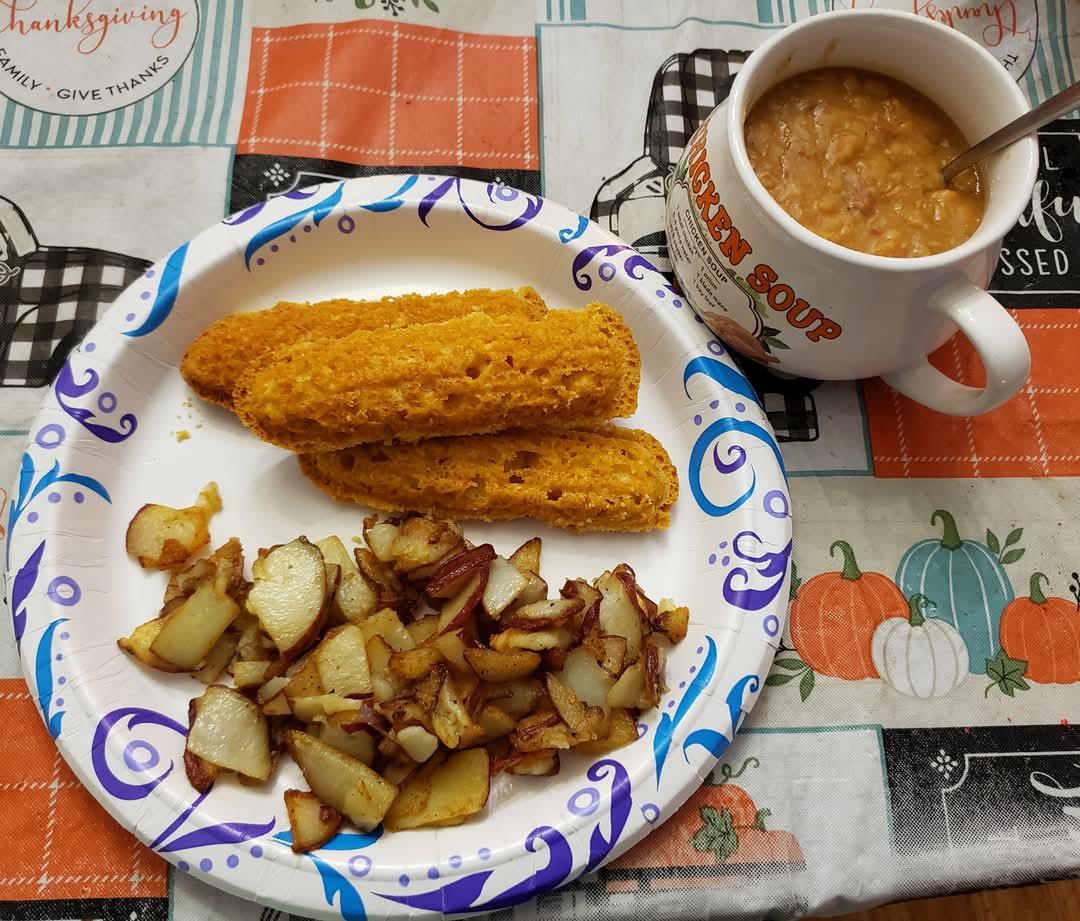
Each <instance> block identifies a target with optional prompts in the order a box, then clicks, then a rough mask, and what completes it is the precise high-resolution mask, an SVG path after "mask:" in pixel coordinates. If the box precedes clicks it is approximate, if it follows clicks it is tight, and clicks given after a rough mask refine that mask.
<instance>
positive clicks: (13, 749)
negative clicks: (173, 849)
mask: <svg viewBox="0 0 1080 921" xmlns="http://www.w3.org/2000/svg"><path fill="white" fill-rule="evenodd" d="M0 751H2V752H3V753H4V757H3V758H2V759H0V814H2V815H3V816H4V824H5V828H6V829H7V833H6V835H5V838H4V847H2V848H0V892H2V893H3V899H4V900H5V901H7V900H37V899H84V898H100V899H104V898H135V897H140V896H159V897H160V896H165V895H166V894H167V891H168V886H167V883H168V881H167V876H166V865H165V862H164V861H163V860H162V859H161V858H160V857H158V856H157V855H156V854H154V853H152V852H151V851H150V850H149V849H147V848H146V847H145V846H143V845H142V844H141V843H139V842H138V841H137V840H136V839H135V838H134V837H133V836H132V835H130V834H129V833H128V832H126V831H124V830H123V829H122V828H121V827H120V826H119V825H118V824H117V823H116V822H115V821H114V820H113V819H112V818H111V817H110V816H109V815H108V814H107V813H106V812H105V810H104V809H102V808H101V806H99V805H98V803H97V801H96V800H95V799H94V798H93V797H92V796H91V795H90V794H89V793H88V792H86V790H85V789H84V788H83V787H82V785H81V784H80V783H79V782H78V780H76V778H75V775H74V774H72V773H71V769H70V768H68V766H67V764H66V763H65V762H64V759H63V758H61V757H60V753H59V751H58V750H57V748H56V746H55V745H54V744H53V740H52V739H51V738H50V737H49V734H48V732H46V730H45V726H44V724H43V723H42V721H41V714H40V713H38V711H37V707H36V705H35V704H34V702H33V700H32V699H31V697H30V694H29V692H28V691H27V688H26V684H25V683H24V682H23V681H22V679H19V678H9V679H0Z"/></svg>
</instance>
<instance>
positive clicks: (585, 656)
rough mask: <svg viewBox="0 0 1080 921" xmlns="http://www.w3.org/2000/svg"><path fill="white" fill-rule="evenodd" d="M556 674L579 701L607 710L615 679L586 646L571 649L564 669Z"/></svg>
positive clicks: (564, 663)
mask: <svg viewBox="0 0 1080 921" xmlns="http://www.w3.org/2000/svg"><path fill="white" fill-rule="evenodd" d="M620 639H621V637H620ZM554 674H555V676H556V677H557V678H558V680H559V681H560V682H562V683H563V684H564V685H566V687H568V688H570V689H571V690H572V691H573V692H574V694H575V695H576V696H577V697H578V699H579V700H581V701H583V702H584V703H586V704H588V705H590V706H593V707H602V708H604V709H607V706H608V702H607V697H608V693H609V692H610V691H611V689H612V687H614V685H615V679H614V678H612V677H611V675H610V674H608V673H607V672H606V671H605V670H604V669H603V668H601V667H600V666H599V665H598V664H597V662H596V660H595V659H594V658H593V657H592V656H591V655H590V654H589V652H588V650H586V648H585V647H584V646H577V647H575V648H574V649H571V650H570V652H569V653H568V654H567V656H566V660H565V661H564V662H563V667H562V669H561V670H560V671H558V672H555V673H554Z"/></svg>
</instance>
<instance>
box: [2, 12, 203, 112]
mask: <svg viewBox="0 0 1080 921" xmlns="http://www.w3.org/2000/svg"><path fill="white" fill-rule="evenodd" d="M198 32H199V7H198V4H197V2H196V0H161V2H157V0H150V2H134V0H119V2H118V0H111V2H109V3H102V2H99V0H0V93H2V94H3V95H5V96H7V97H8V98H9V99H11V100H13V101H15V102H18V103H22V104H23V105H25V106H28V107H30V108H32V109H39V110H40V111H42V112H49V113H53V114H56V115H96V114H98V113H99V112H108V111H111V110H112V109H119V108H122V107H123V106H127V105H131V104H132V103H133V102H138V101H139V100H140V99H144V98H146V97H147V96H149V95H150V94H151V93H154V92H156V91H157V90H159V89H161V88H162V87H163V86H165V84H167V83H168V82H169V81H170V80H171V79H172V78H173V77H174V76H176V72H177V71H178V70H179V69H180V67H181V66H182V65H183V63H184V61H185V60H186V59H187V56H188V54H190V52H191V48H192V46H193V45H194V44H195V37H196V35H198Z"/></svg>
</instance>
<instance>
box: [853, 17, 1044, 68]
mask: <svg viewBox="0 0 1080 921" xmlns="http://www.w3.org/2000/svg"><path fill="white" fill-rule="evenodd" d="M866 7H877V8H879V9H885V10H904V11H906V12H909V13H914V14H915V15H917V16H923V17H925V18H926V19H933V20H934V21H935V22H940V23H941V24H942V25H946V26H949V27H951V28H953V29H956V30H957V31H958V32H963V33H964V35H966V36H968V38H973V39H975V41H977V42H978V43H979V44H980V45H982V46H983V47H984V48H985V49H986V50H987V51H989V52H990V53H991V54H992V55H993V56H994V57H995V58H997V59H998V60H999V61H1000V62H1001V65H1002V66H1003V67H1004V68H1005V69H1006V70H1007V71H1008V72H1009V73H1010V74H1012V75H1013V76H1014V77H1015V78H1016V79H1017V80H1019V79H1020V78H1021V77H1022V76H1023V75H1024V74H1025V73H1027V69H1028V67H1029V66H1030V65H1031V59H1032V58H1033V57H1034V56H1035V45H1036V43H1037V42H1038V40H1039V7H1038V4H1037V2H1036V0H1008V2H1007V3H1002V2H991V3H986V2H975V0H961V2H959V3H947V2H941V0H833V3H832V8H833V9H837V10H846V9H855V8H858V9H865V8H866Z"/></svg>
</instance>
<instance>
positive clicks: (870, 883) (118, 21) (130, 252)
mask: <svg viewBox="0 0 1080 921" xmlns="http://www.w3.org/2000/svg"><path fill="white" fill-rule="evenodd" d="M855 2H856V0H729V2H726V3H723V4H716V3H708V2H706V0H668V2H665V3H652V4H625V5H624V4H622V3H619V2H617V0H540V2H539V3H538V4H536V5H535V6H533V5H532V4H523V3H497V2H495V0H490V2H477V0H470V2H464V0H292V2H289V0H259V2H258V3H251V4H247V5H245V4H242V3H241V2H239V0H147V2H145V3H133V2H126V0H119V2H118V0H113V2H110V3H99V2H97V0H80V2H69V0H0V94H2V96H0V308H2V311H3V313H2V317H3V320H2V323H3V325H2V331H0V381H2V385H3V388H4V389H3V391H2V394H0V474H2V477H0V481H2V482H3V483H4V484H5V485H7V484H10V483H13V482H14V480H15V473H16V470H17V467H18V462H19V458H20V454H21V451H22V448H23V445H24V442H25V440H26V438H27V437H28V434H29V425H30V420H31V419H32V416H33V413H34V411H35V409H36V407H37V404H38V403H39V402H40V400H41V398H42V396H43V395H44V393H45V392H46V391H47V388H48V387H49V386H50V384H51V382H52V381H53V380H54V378H55V377H56V375H57V373H58V371H59V369H60V368H61V367H62V366H63V364H64V361H65V358H66V356H67V354H68V352H69V351H70V349H71V348H72V346H73V345H74V344H75V343H77V342H78V341H79V340H80V339H81V337H82V336H83V335H84V334H85V333H86V331H87V330H88V328H89V327H90V325H91V324H92V323H93V322H94V320H95V319H96V317H98V316H99V315H100V313H101V312H102V310H103V309H104V308H105V307H106V306H107V305H108V304H109V303H110V302H111V301H112V299H113V298H114V297H115V296H116V295H117V293H119V292H120V291H121V290H122V289H123V288H124V287H125V286H126V285H127V284H128V283H129V282H130V281H131V280H132V279H133V278H135V277H137V276H138V275H139V274H140V273H141V272H142V271H143V270H144V269H145V268H146V266H147V265H149V264H150V262H151V261H152V260H154V259H156V258H159V257H160V256H161V255H162V254H163V253H166V252H168V251H170V250H171V249H172V248H173V247H175V246H176V245H177V244H178V243H180V242H181V241H183V240H185V239H187V238H188V237H190V236H192V235H193V234H194V233H196V232H197V231H199V230H200V229H201V228H203V227H204V226H207V225H209V224H211V223H213V222H214V221H217V220H219V219H220V218H221V217H222V216H223V215H224V214H226V213H229V212H233V211H236V210H238V209H241V208H244V207H246V206H249V205H251V204H253V203H255V202H257V201H261V200H264V199H266V198H269V197H272V196H277V195H281V194H283V193H285V192H287V191H290V190H292V189H296V188H298V187H302V186H305V185H309V184H312V183H315V182H319V181H323V180H330V179H336V178H340V177H350V176H356V175H365V174H372V173H380V172H401V171H424V172H431V173H438V174H453V175H459V176H468V177H474V178H482V179H484V180H486V181H490V182H498V183H505V184H508V185H512V186H516V187H518V188H521V189H524V190H526V191H529V192H534V193H536V192H542V193H543V194H544V195H546V196H548V197H550V198H552V199H554V200H556V201H560V202H562V203H564V204H566V205H568V206H570V207H571V208H574V209H577V210H579V211H580V212H581V213H583V214H588V215H590V216H591V217H592V218H593V219H594V220H596V221H598V222H600V223H601V224H602V225H603V226H605V227H607V228H609V229H611V230H612V231H613V232H615V233H617V234H618V235H620V236H621V237H622V238H623V239H625V240H626V241H627V242H629V243H631V244H633V246H635V247H636V248H637V249H639V250H640V251H641V252H643V253H644V254H646V256H648V257H649V258H650V259H651V260H653V261H654V262H655V263H657V264H658V265H659V266H660V267H661V268H667V267H668V263H667V261H666V260H667V255H666V247H665V240H664V235H663V232H662V229H661V228H662V208H663V191H664V181H665V179H666V177H667V176H668V174H669V173H670V171H671V169H672V167H673V165H674V163H675V162H676V160H677V158H678V156H679V153H680V151H681V150H682V148H683V147H684V146H685V144H686V143H687V140H688V138H689V136H690V134H691V133H692V131H693V130H694V128H695V127H696V125H697V124H698V123H699V122H700V121H701V119H702V118H703V117H704V116H705V115H707V114H708V112H709V111H710V110H711V109H712V108H713V107H714V106H715V105H716V104H717V103H718V102H720V101H721V100H722V99H724V98H725V96H726V94H727V93H728V91H729V88H730V86H731V81H732V79H733V77H734V75H735V74H736V73H737V71H738V69H739V67H740V66H741V64H742V63H743V62H744V61H745V60H746V58H747V56H748V55H749V54H750V53H752V52H753V50H754V48H755V47H757V46H758V45H759V44H760V43H761V42H762V41H763V40H764V39H765V38H767V37H768V36H769V35H770V34H771V33H773V32H774V31H775V30H777V29H781V28H783V27H784V26H785V25H786V24H788V23H790V22H792V21H795V20H797V19H801V18H804V17H806V16H809V15H818V14H828V13H830V12H831V11H832V8H833V6H834V5H835V6H841V5H853V4H854V3H855ZM864 5H874V4H873V3H863V2H861V0H860V2H859V6H864ZM876 5H877V6H887V7H891V8H900V9H906V10H908V11H909V12H911V13H913V14H914V15H921V16H926V17H930V18H933V19H937V20H939V21H941V22H945V23H946V24H948V25H950V26H952V27H954V28H956V29H959V30H961V31H963V32H965V33H966V34H968V35H971V36H972V37H974V38H976V39H977V40H979V41H981V42H982V43H983V44H984V45H985V46H986V47H987V48H988V49H989V50H990V51H991V52H992V53H993V54H994V55H995V56H996V57H997V58H998V60H999V61H1000V62H1001V65H1002V66H1003V67H1005V68H1007V69H1008V70H1009V72H1010V73H1012V74H1013V75H1015V77H1016V79H1017V81H1018V83H1019V85H1020V86H1021V87H1022V88H1023V89H1024V91H1025V92H1026V93H1027V94H1028V96H1029V97H1030V98H1031V99H1032V101H1037V100H1039V99H1042V98H1044V97H1046V96H1047V95H1049V94H1051V93H1054V92H1057V91H1058V90H1061V89H1062V88H1064V87H1065V86H1067V85H1068V84H1070V83H1072V82H1073V81H1074V80H1075V79H1076V77H1075V72H1074V66H1075V62H1076V60H1077V59H1078V58H1080V37H1078V33H1077V32H1076V29H1077V28H1078V25H1077V24H1078V23H1080V3H1077V2H1076V0H990V2H979V3H974V2H960V3H945V2H937V0H934V2H931V0H908V2H905V0H877V3H876ZM927 66H928V67H934V66H936V65H935V62H927ZM942 79H947V69H946V68H942ZM1041 140H1042V162H1041V166H1040V173H1039V179H1038V183H1037V184H1036V187H1035V189H1034V191H1033V194H1032V199H1031V203H1030V206H1029V207H1028V209H1027V210H1026V211H1025V213H1024V215H1023V217H1022V219H1021V221H1020V223H1019V225H1018V226H1017V227H1016V228H1015V229H1014V231H1013V232H1012V233H1011V234H1010V235H1009V237H1008V238H1007V240H1006V242H1005V249H1004V252H1003V255H1002V259H1001V263H1000V265H999V267H998V269H997V272H996V274H995V276H994V279H993V282H992V288H993V290H994V291H995V293H996V294H997V295H998V296H999V297H1000V298H1001V300H1002V302H1003V303H1005V304H1006V305H1007V306H1008V307H1009V308H1010V309H1011V310H1012V311H1013V315H1014V316H1015V317H1016V319H1017V321H1018V322H1019V323H1020V325H1021V327H1022V328H1023V330H1024V332H1025V334H1026V336H1027V338H1028V341H1029V343H1030V345H1031V351H1032V360H1033V368H1032V376H1031V380H1030V381H1029V383H1028V385H1027V386H1026V387H1025V389H1024V390H1023V392H1022V393H1021V394H1019V395H1018V396H1017V397H1016V398H1015V399H1014V400H1012V401H1011V402H1010V403H1009V404H1007V405H1006V406H1004V407H1002V408H1000V409H998V410H996V411H995V412H993V413H990V414H988V415H986V416H981V417H979V418H975V419H957V418H949V417H944V416H940V415H937V414H935V413H933V412H931V411H929V410H926V409H924V408H921V407H919V406H917V405H915V404H913V403H911V402H910V401H908V400H907V399H905V398H904V397H901V396H899V395H898V394H896V393H895V392H893V391H891V390H890V389H889V388H888V387H886V386H885V385H884V384H882V383H881V382H879V381H867V382H864V383H862V384H835V383H821V382H818V381H808V380H790V379H785V380H780V379H778V378H775V377H771V376H769V375H767V374H766V373H765V372H764V371H762V370H761V369H760V368H758V367H757V366H754V365H750V366H748V367H747V368H746V371H747V373H748V375H749V376H750V378H751V380H752V382H753V383H754V385H755V387H756V388H757V389H758V390H759V392H760V393H761V396H762V399H763V401H764V403H765V405H766V407H767V409H768V413H769V417H770V419H771V421H772V424H773V426H774V427H775V429H776V432H777V434H778V436H779V439H780V441H781V443H782V445H783V452H784V456H785V460H786V462H787V466H788V470H789V472H790V476H791V481H790V482H791V491H792V494H793V503H794V510H793V511H794V515H795V521H796V525H795V536H796V549H795V554H794V559H795V563H796V566H797V579H796V580H795V583H794V588H793V593H792V594H793V605H792V611H791V618H790V625H789V629H788V630H787V631H786V632H785V634H784V638H783V643H782V645H781V650H780V652H779V654H778V656H777V660H776V663H775V665H774V667H773V670H772V673H771V675H770V677H769V679H768V685H769V687H768V688H767V689H766V692H765V693H764V694H763V696H762V697H761V699H760V700H759V702H758V704H757V707H756V709H755V710H754V712H753V714H752V717H751V718H750V719H749V720H748V721H747V723H746V725H745V726H744V728H743V729H742V730H741V733H740V735H739V737H738V738H737V740H736V743H735V744H734V745H733V746H732V747H731V748H730V749H729V751H728V752H727V753H726V754H725V758H724V761H723V763H722V764H720V765H719V766H718V767H717V769H716V770H715V771H714V772H713V774H712V775H711V776H710V778H709V779H708V780H707V782H706V783H705V785H704V786H702V788H701V789H700V790H699V791H698V792H697V793H696V794H694V796H693V797H692V798H691V799H690V801H689V802H688V803H687V804H686V805H685V806H684V807H683V808H682V810H681V811H680V812H679V813H678V814H677V815H676V816H675V817H673V818H671V819H670V820H669V821H668V822H667V823H666V824H665V825H664V826H663V827H662V828H661V829H660V830H658V831H657V832H656V833H654V834H653V835H651V836H650V837H648V838H647V839H646V840H645V841H644V842H643V843H641V844H639V845H638V846H637V847H635V848H634V849H633V850H631V851H630V852H629V853H627V854H625V855H624V856H622V857H621V858H619V859H618V860H616V861H615V862H614V863H612V864H610V865H609V866H607V867H605V868H603V869H601V870H600V871H598V872H594V873H591V874H589V875H588V876H586V877H584V878H582V879H581V880H579V881H577V882H575V883H574V884H572V885H570V886H568V887H566V888H565V889H563V890H560V891H558V892H555V893H553V894H550V895H546V896H543V897H541V898H540V899H539V900H537V901H534V902H531V903H528V904H525V905H522V906H518V907H516V908H513V909H508V910H506V911H504V912H502V913H501V916H502V917H504V918H511V917H513V918H520V919H524V918H534V917H537V918H555V917H567V918H571V917H572V918H598V919H599V918H629V917H640V916H643V915H648V916H650V917H652V916H655V917H668V918H684V919H697V918H703V917H706V916H711V917H720V916H723V917H745V918H757V917H761V916H763V915H767V916H768V917H771V918H785V917H794V916H798V915H801V914H805V913H826V914H828V913H837V912H840V911H844V910H847V909H852V908H855V907H858V906H865V905H869V904H873V903H877V902H881V901H885V900H892V899H900V898H907V897H913V896H921V895H927V894H932V893H943V892H951V891H956V890H963V889H971V888H976V887H982V886H989V885H1005V884H1011V883H1020V882H1025V881H1032V880H1036V879H1045V878H1053V877H1061V876H1068V875H1075V874H1076V873H1078V872H1080V733H1078V731H1077V728H1076V726H1075V725H1074V724H1076V723H1077V722H1080V693H1078V683H1080V576H1078V575H1077V572H1076V570H1077V569H1080V559H1078V557H1077V550H1076V548H1077V546H1078V534H1077V522H1076V515H1075V509H1076V507H1077V502H1078V500H1080V487H1078V486H1077V485H1076V480H1074V479H1072V478H1073V477H1075V476H1076V475H1077V473H1080V363H1078V362H1077V361H1076V356H1075V355H1074V354H1073V346H1074V344H1075V345H1076V346H1077V348H1078V349H1080V122H1077V121H1071V120H1062V121H1059V122H1057V123H1054V124H1052V125H1050V126H1048V127H1047V128H1046V129H1045V130H1044V131H1043V132H1041ZM934 362H935V363H936V364H937V365H938V366H939V367H940V368H942V369H943V370H944V371H946V372H947V373H949V374H951V375H953V376H955V377H957V378H958V379H960V380H962V381H966V382H970V383H978V377H979V374H980V371H979V369H978V364H977V361H975V359H974V357H973V355H972V352H971V350H970V349H969V348H968V346H967V345H966V343H965V342H964V341H962V340H956V341H953V342H950V343H949V344H947V345H946V346H945V347H943V348H942V349H941V350H940V351H939V352H938V353H937V354H936V355H935V356H934ZM2 499H3V503H4V507H5V508H4V511H5V516H4V518H5V520H6V519H7V516H6V511H7V507H8V506H9V504H10V501H11V499H10V497H9V496H8V495H7V494H6V493H4V494H3V495H2ZM724 551H725V548H724V547H722V546H718V547H717V548H716V552H715V554H713V555H712V556H710V557H709V560H708V564H709V565H710V566H717V567H727V566H728V565H729V564H730V560H729V559H728V557H727V555H726V554H725V552H724ZM918 595H921V596H924V597H925V598H926V599H929V602H930V604H929V605H926V606H923V603H922V602H920V601H915V602H911V599H912V598H913V596H918ZM910 605H913V606H914V608H916V609H918V611H919V613H920V614H923V613H924V614H926V615H927V616H928V618H929V620H927V622H926V624H919V623H918V621H919V614H917V615H916V617H915V619H914V623H909V622H907V621H906V620H901V619H899V617H900V615H903V616H905V617H906V615H907V613H908V611H909V606H910ZM883 621H888V623H885V624H884V626H882V622H883ZM8 624H9V621H7V620H5V621H4V626H3V628H2V629H3V631H4V636H3V641H2V642H0V676H2V677H0V813H2V814H3V816H4V827H5V834H4V846H3V847H2V848H0V918H35V919H37V918H42V919H44V918H50V919H67V918H89V917H93V918H103V919H118V921H119V919H123V921H128V919H131V921H134V919H153V918H160V919H165V918H175V919H178V921H192V919H202V918H207V919H224V918H228V919H244V918H255V917H257V916H258V917H264V918H268V917H270V916H272V915H276V914H278V913H277V912H272V911H269V910H264V909H262V908H260V907H259V906H257V905H255V904H253V903H247V902H243V901H241V900H238V899H236V898H233V897H231V896H227V895H225V894H223V893H220V892H217V891H215V890H213V889H211V888H209V887H208V886H206V885H204V884H202V883H200V882H198V881H196V880H194V879H192V878H190V877H189V876H187V875H185V874H183V873H178V872H176V871H172V870H170V869H168V867H167V865H166V864H165V862H164V861H163V860H162V859H161V858H159V857H158V856H156V855H155V854H154V853H152V852H151V851H150V850H148V849H147V848H146V847H144V846H143V845H141V844H139V843H138V842H137V841H136V840H135V839H134V838H132V837H131V836H130V835H128V834H127V833H126V832H124V831H122V830H121V829H120V828H119V827H118V826H117V825H116V824H115V823H114V822H113V821H112V820H111V819H109V818H108V817H107V816H106V814H105V813H104V812H103V811H102V810H101V808H100V807H99V806H97V804H96V803H95V802H94V801H93V800H92V799H91V797H90V796H89V794H87V793H86V792H85V791H83V789H82V788H81V787H80V786H79V784H78V783H77V782H76V781H75V779H74V776H73V775H72V773H71V772H70V771H69V769H68V768H67V766H66V764H65V763H64V762H63V760H62V759H61V757H60V755H59V754H58V753H57V751H56V749H55V747H54V746H53V744H52V741H51V739H50V737H49V734H48V733H47V731H46V729H45V727H44V726H43V724H42V721H41V719H40V714H39V712H38V705H37V702H36V701H34V700H32V699H31V698H30V695H29V694H28V691H27V688H26V685H25V684H24V682H23V681H22V679H21V678H20V677H19V675H20V670H19V665H18V660H17V655H16V651H15V645H14V641H13V637H12V634H11V627H10V626H9V625H8ZM927 625H931V626H932V627H933V629H930V627H928V626H927ZM909 631H911V632H915V631H921V632H922V633H923V635H922V636H921V637H916V639H917V640H919V642H918V643H915V644H913V646H912V648H916V647H917V648H918V649H920V650H921V652H920V653H919V655H918V656H916V657H915V658H913V659H910V660H909V661H906V662H904V663H903V664H902V665H889V667H888V669H887V671H886V673H885V674H879V672H878V669H877V668H876V667H875V665H874V661H873V657H872V655H871V647H872V644H873V642H874V637H875V636H876V637H877V642H878V643H879V644H883V643H888V642H900V643H906V642H907V639H908V637H907V636H906V634H907V633H908V632H909ZM958 649H959V650H963V652H964V653H965V654H966V658H967V660H968V663H969V664H968V668H967V669H966V670H964V669H961V670H959V671H957V670H956V668H955V664H956V661H957V656H956V650H958ZM961 658H963V657H962V656H961ZM927 676H930V678H931V679H932V682H931V686H932V690H933V692H934V695H935V696H932V697H929V698H925V699H920V698H918V697H915V696H911V695H910V693H905V691H907V692H910V691H911V690H912V689H913V688H912V684H913V682H918V681H920V680H925V679H926V678H927Z"/></svg>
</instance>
